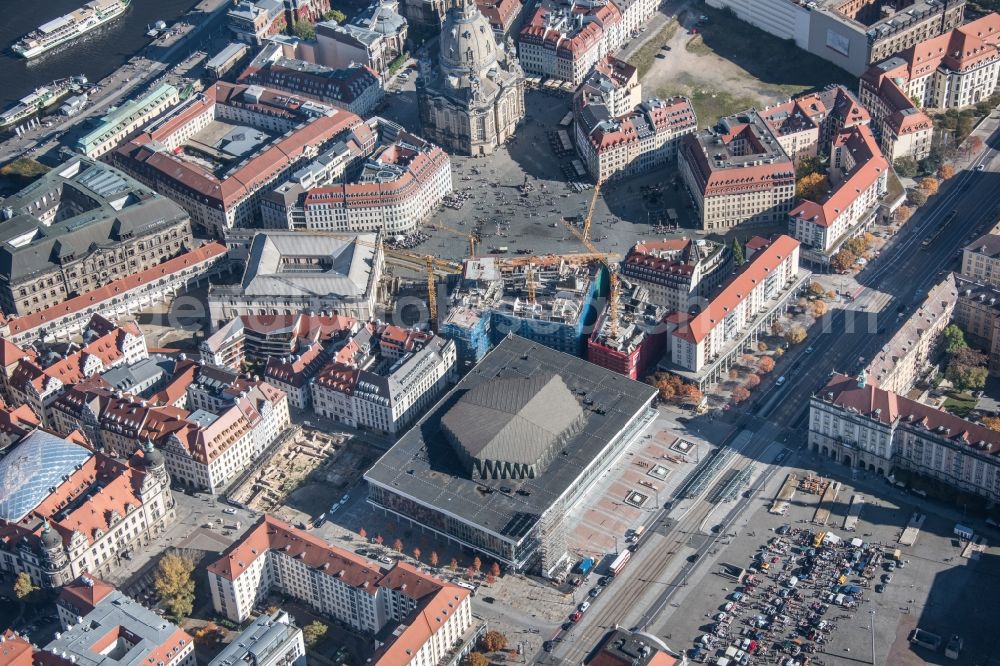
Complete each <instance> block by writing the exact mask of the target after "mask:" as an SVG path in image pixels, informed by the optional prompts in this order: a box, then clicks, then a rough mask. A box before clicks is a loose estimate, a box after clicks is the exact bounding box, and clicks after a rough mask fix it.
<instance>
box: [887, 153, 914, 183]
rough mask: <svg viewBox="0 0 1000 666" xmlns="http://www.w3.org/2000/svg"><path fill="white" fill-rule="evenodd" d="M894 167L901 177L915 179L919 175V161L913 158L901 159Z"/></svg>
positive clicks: (894, 163)
mask: <svg viewBox="0 0 1000 666" xmlns="http://www.w3.org/2000/svg"><path fill="white" fill-rule="evenodd" d="M892 165H893V166H894V167H895V168H896V173H898V174H899V175H900V176H903V177H905V178H913V177H914V176H916V175H917V161H916V160H915V159H913V158H912V157H900V158H899V159H897V160H896V161H895V162H893V163H892Z"/></svg>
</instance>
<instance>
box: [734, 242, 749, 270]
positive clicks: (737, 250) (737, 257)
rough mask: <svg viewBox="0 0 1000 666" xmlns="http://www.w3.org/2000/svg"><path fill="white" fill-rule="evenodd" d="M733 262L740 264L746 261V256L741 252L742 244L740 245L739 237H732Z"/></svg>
mask: <svg viewBox="0 0 1000 666" xmlns="http://www.w3.org/2000/svg"><path fill="white" fill-rule="evenodd" d="M733 263H734V264H735V265H737V266H742V265H743V264H744V263H746V257H745V256H744V254H743V246H742V245H740V239H739V238H734V239H733Z"/></svg>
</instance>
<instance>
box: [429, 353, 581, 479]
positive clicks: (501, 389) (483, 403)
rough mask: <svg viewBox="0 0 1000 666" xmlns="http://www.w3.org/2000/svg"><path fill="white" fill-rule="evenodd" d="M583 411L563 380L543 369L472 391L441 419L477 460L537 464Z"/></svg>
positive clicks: (481, 385) (489, 383)
mask: <svg viewBox="0 0 1000 666" xmlns="http://www.w3.org/2000/svg"><path fill="white" fill-rule="evenodd" d="M582 415H583V408H582V407H581V406H580V403H579V402H577V400H576V398H575V397H574V396H573V394H572V393H570V391H569V389H568V388H566V383H565V382H564V381H563V380H562V378H561V377H559V376H558V375H556V374H555V373H553V372H539V373H537V374H534V375H532V376H530V377H509V378H505V379H496V380H494V381H491V382H485V383H482V384H479V385H478V386H476V387H474V388H472V389H470V390H469V391H468V392H466V393H465V394H464V395H463V396H462V397H461V398H459V399H458V402H456V403H455V406H454V407H452V408H451V409H450V410H448V413H447V414H445V415H444V416H443V417H441V427H442V428H445V429H446V430H447V431H448V432H450V433H451V435H452V436H453V437H454V439H455V441H456V444H458V445H459V446H461V447H462V448H464V449H465V451H466V452H468V454H469V455H470V456H471V457H473V458H479V459H484V460H498V461H505V462H513V463H523V464H526V465H531V464H534V463H535V462H536V461H538V460H539V458H542V457H543V456H545V453H546V451H548V449H549V448H551V447H552V446H554V445H555V444H556V443H558V440H559V436H560V434H562V433H563V432H564V431H566V430H567V429H568V428H569V427H570V426H571V425H572V424H573V422H574V421H575V420H577V419H578V418H579V417H580V416H582Z"/></svg>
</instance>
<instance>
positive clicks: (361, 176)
mask: <svg viewBox="0 0 1000 666" xmlns="http://www.w3.org/2000/svg"><path fill="white" fill-rule="evenodd" d="M369 125H370V126H372V127H373V131H372V132H371V133H370V134H369V135H365V139H366V141H365V144H363V145H359V144H358V143H357V142H356V141H355V142H353V143H351V144H344V145H339V144H338V145H336V146H334V148H332V149H331V150H330V151H328V152H327V153H324V154H323V155H321V156H320V157H319V158H318V159H317V160H316V161H315V162H313V163H310V164H309V165H307V166H305V167H303V168H302V169H300V170H299V171H296V172H295V173H293V174H292V178H291V179H290V180H288V181H287V182H285V183H283V184H281V185H280V186H278V187H277V188H276V189H275V190H274V191H272V192H271V193H269V194H267V195H265V196H264V198H263V200H262V201H261V211H262V216H263V220H264V224H265V226H268V227H271V228H282V229H310V230H317V231H333V232H341V233H373V232H379V231H381V232H385V233H389V234H405V233H410V232H412V231H414V230H416V229H417V227H418V226H419V225H420V224H421V223H422V222H423V221H424V220H426V219H427V218H428V217H429V216H430V215H431V214H432V213H433V212H434V211H436V210H437V209H438V207H439V206H440V205H441V201H442V200H443V199H444V197H445V196H447V195H448V194H450V193H451V192H452V178H451V160H450V158H449V157H448V153H446V152H445V151H443V150H442V149H441V148H439V147H438V146H435V145H434V144H432V143H429V142H427V141H425V140H424V139H421V138H420V137H418V136H415V135H413V134H410V133H409V132H406V131H405V130H403V129H402V128H401V127H399V126H398V125H395V123H390V122H389V121H386V120H383V119H382V118H373V119H372V120H370V121H369ZM369 136H370V137H371V138H370V139H369V138H368V137H369ZM375 137H378V142H377V143H375V142H374V141H373V139H374V138H375ZM359 162H360V164H359V165H358V166H357V167H355V164H357V163H359ZM337 181H340V182H337Z"/></svg>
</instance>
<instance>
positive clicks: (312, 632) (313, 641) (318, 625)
mask: <svg viewBox="0 0 1000 666" xmlns="http://www.w3.org/2000/svg"><path fill="white" fill-rule="evenodd" d="M328 631H330V625H328V624H326V623H324V622H320V621H319V620H313V621H312V622H310V623H309V624H307V625H306V626H305V627H303V629H302V641H303V642H304V643H305V644H306V647H307V648H310V649H312V648H314V647H316V645H318V644H319V642H320V641H321V640H323V637H324V636H326V634H327V632H328Z"/></svg>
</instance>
